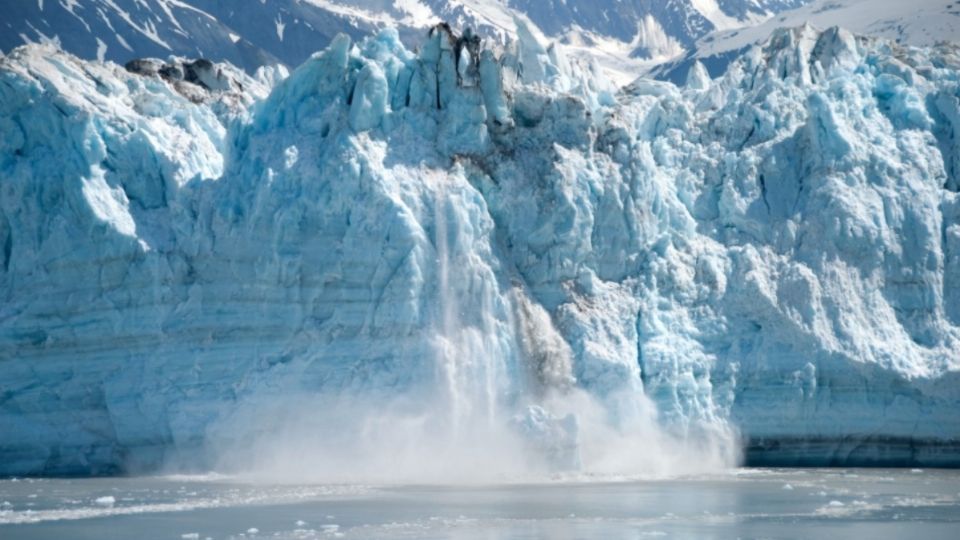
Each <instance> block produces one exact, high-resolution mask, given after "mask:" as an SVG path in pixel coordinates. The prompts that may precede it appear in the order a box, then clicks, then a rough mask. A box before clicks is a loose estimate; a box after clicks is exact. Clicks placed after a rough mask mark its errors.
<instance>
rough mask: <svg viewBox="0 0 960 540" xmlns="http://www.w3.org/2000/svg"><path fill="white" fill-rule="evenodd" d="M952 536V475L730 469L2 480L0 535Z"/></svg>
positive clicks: (956, 481) (957, 490) (958, 494)
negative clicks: (415, 477) (339, 478)
mask: <svg viewBox="0 0 960 540" xmlns="http://www.w3.org/2000/svg"><path fill="white" fill-rule="evenodd" d="M36 538H44V539H46V538H56V539H87V538H91V539H94V538H95V539H106V538H123V539H174V540H177V539H186V540H192V539H198V540H202V539H205V538H211V539H244V540H252V539H261V538H270V539H287V538H289V539H315V538H318V539H323V538H370V539H392V538H431V539H432V538H438V539H439V538H455V539H484V540H501V539H504V540H506V539H510V540H514V539H518V540H519V539H532V538H549V539H557V540H564V539H574V538H629V539H641V538H868V539H870V540H882V539H887V538H910V539H915V540H919V539H934V538H949V539H952V540H955V539H958V538H960V471H956V470H919V469H913V470H911V469H896V470H891V469H737V470H733V471H730V472H727V473H721V474H716V475H710V476H696V477H689V478H672V479H644V480H639V479H590V478H586V479H585V478H576V479H572V478H557V479H553V480H550V481H546V482H540V483H507V484H502V485H474V486H368V485H292V484H285V485H276V484H270V483H266V482H263V481H259V480H254V479H249V478H247V479H245V478H237V477H225V476H196V477H194V476H165V477H138V478H98V479H5V480H0V539H3V540H18V539H36Z"/></svg>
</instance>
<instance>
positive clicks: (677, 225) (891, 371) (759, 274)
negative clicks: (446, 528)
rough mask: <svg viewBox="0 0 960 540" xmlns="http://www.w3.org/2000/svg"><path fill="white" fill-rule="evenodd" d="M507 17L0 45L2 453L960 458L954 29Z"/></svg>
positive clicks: (433, 458) (617, 460)
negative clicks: (265, 47) (513, 32)
mask: <svg viewBox="0 0 960 540" xmlns="http://www.w3.org/2000/svg"><path fill="white" fill-rule="evenodd" d="M520 37H521V39H520V41H519V42H515V43H514V44H513V45H511V47H510V48H507V49H506V50H493V49H485V48H482V47H481V48H476V47H475V46H474V42H472V41H470V40H456V39H453V36H450V35H448V34H447V33H446V31H445V30H444V29H442V28H437V29H435V31H434V32H433V33H432V34H431V36H430V37H429V38H425V41H424V42H422V43H421V46H420V47H419V49H418V51H417V52H413V51H411V50H409V49H408V48H407V47H405V46H404V45H403V44H402V43H401V41H400V39H399V36H398V34H397V33H396V32H392V31H384V32H381V33H380V34H378V35H377V36H376V37H371V38H369V39H365V40H362V41H359V42H352V41H351V40H350V39H349V38H347V37H345V36H344V37H341V38H338V39H336V40H335V41H334V42H333V43H332V44H331V45H330V46H329V47H328V48H327V49H326V50H325V51H324V52H323V53H322V54H321V55H317V56H315V57H312V58H310V59H308V60H307V61H306V62H305V63H304V64H303V65H301V66H299V67H298V68H297V69H296V70H295V71H293V72H292V73H291V74H290V75H289V76H288V77H286V78H283V80H282V81H280V82H277V81H278V80H279V79H280V78H282V76H283V73H282V72H280V71H266V70H261V71H259V72H258V73H257V74H256V75H255V76H248V75H245V74H244V73H242V72H240V71H239V70H234V69H231V68H230V67H229V66H226V65H219V66H217V65H211V64H208V63H204V62H199V63H198V62H193V61H189V60H174V61H170V62H169V63H168V64H164V63H162V62H155V63H151V62H144V63H141V64H137V65H134V66H131V69H134V70H135V71H136V73H132V72H128V71H126V70H124V69H123V68H122V67H120V66H117V65H115V64H111V63H98V62H89V61H84V60H80V59H78V58H76V57H74V56H71V55H69V54H66V53H63V52H60V51H57V50H55V49H54V48H51V47H49V46H39V45H32V46H29V47H25V48H20V49H17V50H15V51H13V52H12V53H10V54H9V55H7V56H5V57H2V58H0V133H2V134H3V136H2V137H0V178H2V186H0V246H3V249H2V252H0V254H2V259H0V262H2V264H0V298H2V301H0V433H2V434H3V436H2V437H0V474H24V473H32V474H38V473H48V474H62V473H89V472H104V471H116V470H121V469H124V468H125V469H127V470H130V469H137V468H138V467H148V468H149V467H155V466H157V465H158V464H160V463H163V462H165V461H168V460H170V459H181V460H186V461H187V462H190V463H193V464H196V463H197V460H198V459H199V457H200V456H210V455H213V456H215V457H217V458H220V459H227V460H228V461H231V462H234V463H244V462H249V460H253V461H257V460H258V459H262V458H263V457H264V456H268V457H270V458H272V459H273V460H274V461H273V462H274V463H288V464H290V465H289V466H290V467H293V468H294V469H295V471H294V473H295V474H296V475H298V478H301V479H302V478H303V477H304V475H309V474H310V473H311V471H317V470H319V471H322V474H328V475H330V476H336V475H337V474H343V473H344V471H356V468H357V467H358V464H360V465H359V466H360V467H362V468H363V470H364V471H367V472H369V471H373V472H372V473H371V474H374V475H376V474H378V473H380V472H382V471H384V470H391V471H394V472H396V471H407V472H409V471H420V470H422V469H424V468H427V469H430V470H432V471H433V472H436V473H438V474H439V475H440V477H441V478H449V476H448V473H452V472H453V471H458V472H463V471H465V470H466V471H481V472H483V473H490V474H493V473H495V472H496V471H498V470H499V469H498V467H504V466H505V465H507V464H509V465H516V466H517V467H518V468H522V469H529V468H534V469H536V468H537V467H538V466H541V467H546V468H547V469H557V468H560V469H565V470H570V469H575V470H583V471H586V472H623V471H629V472H636V471H646V472H650V471H651V470H653V471H661V470H663V469H664V468H666V469H670V468H671V467H673V466H677V463H676V462H677V461H681V462H683V463H685V464H688V465H689V464H691V463H693V464H695V465H700V464H703V463H706V462H709V461H710V459H707V458H712V459H714V460H715V461H720V462H724V461H725V460H726V459H729V455H730V449H731V448H732V447H734V446H736V443H737V441H739V439H738V437H737V435H736V434H739V435H740V436H742V437H743V440H745V441H747V456H748V458H749V459H751V460H752V462H755V463H793V464H796V463H821V464H837V463H899V464H904V463H926V464H945V463H952V464H956V463H957V462H958V461H960V354H958V351H960V194H958V192H960V180H958V171H960V136H958V135H960V50H958V47H957V46H956V45H952V44H942V45H937V46H933V47H927V48H910V47H904V46H901V45H898V44H897V43H895V42H892V41H887V40H875V39H869V38H860V37H855V36H853V35H851V34H850V33H848V32H846V31H844V30H840V29H829V30H826V31H818V30H816V29H814V28H812V27H810V26H801V27H798V28H794V29H787V30H778V31H777V32H775V33H774V35H773V36H772V37H771V38H770V39H768V40H767V41H765V42H764V44H763V45H762V46H761V47H757V48H754V49H751V50H750V51H749V52H747V53H746V54H745V55H744V56H743V57H741V58H739V59H738V60H736V61H735V62H734V63H733V64H732V65H731V68H730V69H729V70H728V71H727V72H726V74H725V75H724V76H723V77H721V78H719V79H717V80H711V79H710V78H709V77H708V76H707V75H706V73H705V71H704V70H703V68H702V66H699V65H696V67H695V68H694V69H693V71H692V75H691V77H690V78H689V83H688V84H687V85H686V86H685V87H681V88H678V87H676V86H674V85H672V84H670V83H665V82H655V81H638V82H637V83H635V84H633V85H631V86H630V87H629V88H627V89H625V90H624V91H622V92H616V91H615V90H614V88H615V87H614V86H613V85H611V84H609V83H607V82H604V79H603V77H602V76H601V75H600V74H598V73H597V72H595V71H588V70H584V68H582V67H581V66H580V64H578V63H571V62H569V61H567V60H566V59H565V58H564V56H563V55H562V51H560V50H559V49H557V48H555V47H549V46H548V45H547V44H546V43H545V42H542V41H538V38H537V37H536V35H535V34H534V33H533V32H521V34H520ZM521 66H522V68H521ZM705 456H706V457H705ZM232 460H236V461H232ZM518 460H519V462H518ZM715 461H714V462H715ZM683 463H681V464H680V465H679V466H683ZM330 476H324V477H325V478H329V477H330Z"/></svg>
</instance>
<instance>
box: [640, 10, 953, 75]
mask: <svg viewBox="0 0 960 540" xmlns="http://www.w3.org/2000/svg"><path fill="white" fill-rule="evenodd" d="M803 24H812V25H814V26H817V27H819V28H828V27H830V26H840V27H842V28H846V29H847V30H850V31H852V32H856V33H857V34H860V35H864V36H875V37H882V38H887V39H891V40H894V41H896V42H897V43H900V44H903V45H917V46H930V45H934V44H936V43H938V42H941V41H953V42H956V41H958V40H960V2H957V1H956V0H913V1H910V2H902V1H900V0H816V1H815V2H813V3H810V4H808V5H805V6H802V7H799V8H797V9H793V10H790V11H785V12H783V13H781V14H780V15H778V16H776V17H772V18H770V19H768V20H767V21H766V22H763V23H761V24H757V25H754V26H750V27H744V28H738V29H735V30H729V29H718V30H715V31H713V32H711V33H709V34H707V35H705V36H701V37H700V38H699V39H698V40H697V42H696V43H695V44H693V45H692V46H691V47H689V48H688V51H687V53H686V54H685V55H683V56H682V57H681V58H677V59H675V60H672V61H670V62H666V63H664V64H663V65H660V66H657V67H656V68H655V69H654V70H653V72H652V73H651V74H652V75H655V76H658V77H660V78H667V79H670V80H673V81H675V82H682V81H683V80H684V79H683V78H684V77H686V74H687V71H688V70H689V69H690V66H692V65H693V63H694V62H700V63H702V64H704V66H705V67H707V69H708V71H709V72H710V73H711V74H712V75H713V76H717V75H719V74H720V73H723V70H724V69H726V66H727V64H728V63H729V62H730V61H731V60H732V59H734V58H736V57H737V56H739V55H740V53H742V52H743V51H745V50H746V49H747V48H749V47H750V46H752V45H754V44H758V43H762V42H763V41H765V40H766V39H767V37H769V36H770V33H771V32H773V31H774V30H775V29H777V28H782V27H795V26H801V25H803Z"/></svg>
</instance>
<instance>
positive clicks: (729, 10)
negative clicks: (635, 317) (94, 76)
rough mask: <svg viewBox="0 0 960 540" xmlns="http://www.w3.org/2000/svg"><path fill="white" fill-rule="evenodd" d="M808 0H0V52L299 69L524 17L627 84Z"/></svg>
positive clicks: (496, 34) (498, 33) (491, 32)
mask: <svg viewBox="0 0 960 540" xmlns="http://www.w3.org/2000/svg"><path fill="white" fill-rule="evenodd" d="M804 1H805V0H721V1H717V0H670V1H660V0H626V1H625V0H591V1H584V0H533V1H531V0H406V1H402V2H392V1H383V0H250V1H244V2H237V1H235V0H36V1H32V0H3V1H2V2H0V4H2V6H0V7H2V9H0V29H2V30H3V31H2V32H0V49H2V50H4V51H9V50H11V49H12V48H13V47H16V46H18V45H21V44H23V43H25V42H44V41H55V42H57V43H59V44H60V46H61V47H62V48H63V49H64V50H66V51H68V52H71V53H73V54H76V55H78V56H80V57H81V58H86V59H94V58H100V59H109V60H113V61H114V62H118V63H121V64H122V63H124V62H126V61H128V60H130V59H132V58H135V57H148V56H152V57H158V58H166V57H167V56H169V55H171V54H173V55H177V56H187V57H206V58H210V59H212V60H217V61H227V62H231V63H233V64H235V65H238V66H241V67H243V68H245V69H246V70H247V71H249V72H251V73H252V72H253V71H254V70H255V69H256V68H258V67H260V66H262V65H264V64H269V63H275V62H278V61H279V62H283V63H285V64H286V65H287V66H297V65H300V64H301V63H302V62H303V61H305V60H306V59H307V57H308V56H309V55H310V54H312V53H314V52H315V51H317V50H320V49H322V48H323V47H326V46H327V44H329V43H330V40H331V39H332V38H333V37H334V36H335V35H336V34H337V33H340V32H343V33H346V34H348V35H350V36H353V37H357V36H360V35H364V34H366V33H369V32H371V31H372V30H374V29H376V28H382V27H384V26H387V25H390V26H394V27H396V28H397V29H398V30H399V31H400V34H401V39H402V40H403V41H404V42H406V43H408V44H410V45H414V44H417V43H419V42H420V41H421V39H422V37H423V35H424V32H425V31H426V29H427V28H429V27H430V26H431V25H433V24H435V23H437V22H440V21H441V20H442V21H447V22H450V23H451V24H453V25H454V26H455V27H456V28H460V29H463V28H465V27H468V26H469V27H472V28H474V29H475V30H477V31H478V32H479V33H480V34H481V35H485V36H490V37H493V38H495V39H503V38H504V37H506V36H508V35H509V36H515V35H516V25H515V23H514V19H515V18H516V17H524V18H528V19H529V21H532V26H533V27H534V28H536V27H539V28H540V29H541V30H542V31H543V32H544V33H545V34H546V35H547V36H548V37H550V38H551V39H554V40H559V41H562V42H565V43H567V44H569V45H570V46H571V49H572V51H573V52H574V54H579V55H582V56H585V57H587V58H592V59H597V60H599V61H600V62H601V64H602V65H603V66H605V67H606V68H609V69H610V70H611V71H612V72H613V73H621V72H622V73H623V76H622V79H623V80H624V81H625V82H628V81H629V80H632V79H633V78H634V77H635V76H636V75H637V74H638V73H639V72H640V70H642V69H644V68H645V67H649V66H650V65H652V64H654V63H657V62H662V61H664V60H667V59H670V58H672V57H674V56H676V55H678V54H681V53H683V52H684V51H685V50H687V49H688V48H690V47H691V46H692V45H693V44H694V43H695V42H696V40H697V39H698V38H700V37H702V36H704V35H706V34H708V33H709V32H711V31H714V30H721V29H729V28H737V27H741V26H744V25H749V24H756V23H758V22H760V21H763V20H764V19H766V18H768V17H769V16H771V15H772V14H774V13H777V12H779V11H782V10H784V9H789V8H792V7H796V6H799V5H802V4H803V3H804Z"/></svg>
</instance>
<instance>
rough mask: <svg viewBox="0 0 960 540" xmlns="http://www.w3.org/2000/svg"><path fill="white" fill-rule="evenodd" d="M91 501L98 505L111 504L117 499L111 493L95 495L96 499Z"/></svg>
mask: <svg viewBox="0 0 960 540" xmlns="http://www.w3.org/2000/svg"><path fill="white" fill-rule="evenodd" d="M93 502H95V503H97V504H99V505H100V506H113V505H114V504H115V503H116V502H117V499H115V498H114V497H113V496H112V495H107V496H105V497H97V499H96V500H95V501H93Z"/></svg>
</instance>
